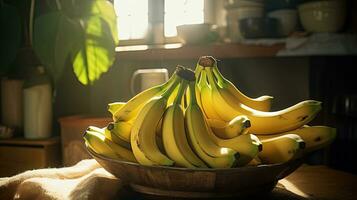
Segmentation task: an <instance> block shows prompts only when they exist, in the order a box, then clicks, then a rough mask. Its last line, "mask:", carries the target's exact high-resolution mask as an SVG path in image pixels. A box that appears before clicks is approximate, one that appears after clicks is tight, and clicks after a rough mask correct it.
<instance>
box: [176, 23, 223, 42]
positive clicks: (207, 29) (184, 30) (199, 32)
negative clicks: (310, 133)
mask: <svg viewBox="0 0 357 200" xmlns="http://www.w3.org/2000/svg"><path fill="white" fill-rule="evenodd" d="M213 27H214V26H213V25H212V24H207V23H204V24H185V25H179V26H177V27H176V30H177V36H178V37H179V38H180V40H181V41H182V42H183V43H185V44H202V43H210V42H214V41H215V40H217V39H218V33H217V32H216V31H214V29H213Z"/></svg>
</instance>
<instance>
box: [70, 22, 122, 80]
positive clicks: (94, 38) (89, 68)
mask: <svg viewBox="0 0 357 200" xmlns="http://www.w3.org/2000/svg"><path fill="white" fill-rule="evenodd" d="M83 27H84V31H85V40H84V43H83V44H82V46H81V47H82V48H81V49H80V51H79V52H78V53H77V55H76V56H75V58H74V61H73V67H74V68H73V69H74V73H75V74H76V76H77V78H78V80H79V81H80V82H81V83H82V84H84V85H87V84H89V83H90V84H92V83H93V82H94V81H95V80H98V79H99V78H100V76H101V75H102V73H104V72H107V71H108V69H109V68H110V67H111V65H112V64H113V61H114V57H115V42H114V41H113V38H112V37H111V34H112V33H111V30H110V27H109V25H108V24H107V23H106V21H104V20H103V19H102V18H101V17H98V16H93V17H89V18H87V19H86V21H85V24H84V26H83Z"/></svg>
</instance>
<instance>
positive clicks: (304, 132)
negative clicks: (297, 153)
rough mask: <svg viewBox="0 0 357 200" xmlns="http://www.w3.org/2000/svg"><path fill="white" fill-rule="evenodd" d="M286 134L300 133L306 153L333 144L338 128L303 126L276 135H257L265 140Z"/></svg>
mask: <svg viewBox="0 0 357 200" xmlns="http://www.w3.org/2000/svg"><path fill="white" fill-rule="evenodd" d="M285 134H296V135H299V136H300V137H301V138H302V139H303V140H304V141H305V143H306V147H305V149H304V153H309V152H311V151H315V150H317V149H321V148H323V147H326V146H327V145H329V144H331V142H332V141H333V140H334V139H335V138H336V129H335V128H332V127H328V126H306V125H305V126H302V127H300V128H298V129H296V130H292V131H288V132H285V133H280V134H274V135H257V136H258V138H259V139H261V140H265V139H270V138H274V137H278V136H281V135H285Z"/></svg>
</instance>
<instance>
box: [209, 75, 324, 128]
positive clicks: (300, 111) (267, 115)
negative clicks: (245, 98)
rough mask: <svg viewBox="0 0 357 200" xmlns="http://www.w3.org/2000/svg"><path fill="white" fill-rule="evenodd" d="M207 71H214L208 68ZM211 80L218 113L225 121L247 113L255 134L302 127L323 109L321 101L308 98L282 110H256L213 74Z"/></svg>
mask: <svg viewBox="0 0 357 200" xmlns="http://www.w3.org/2000/svg"><path fill="white" fill-rule="evenodd" d="M207 73H208V74H210V73H212V72H211V71H210V69H207ZM208 77H209V82H210V84H211V85H213V87H212V102H213V104H212V105H213V106H214V109H215V110H216V112H217V113H218V115H219V116H220V117H221V118H222V119H224V120H225V121H230V120H231V119H233V118H234V117H236V116H238V115H246V116H247V117H248V118H249V120H250V122H251V125H252V126H251V127H250V128H249V132H251V133H254V134H264V133H265V134H274V133H280V132H286V131H290V130H294V129H296V128H298V127H301V126H303V125H305V124H307V123H308V122H310V121H311V120H313V119H314V118H315V116H316V115H317V113H318V112H319V111H320V110H321V102H319V101H315V100H306V101H302V102H300V103H297V104H295V105H293V106H291V107H288V108H286V109H283V110H280V111H274V112H263V111H258V110H254V109H252V108H249V107H247V106H246V105H244V104H241V103H239V102H238V101H236V100H234V98H233V99H232V98H230V97H232V96H231V95H230V94H229V93H227V91H226V90H222V89H221V88H219V86H218V85H217V84H215V83H214V79H213V78H212V76H208Z"/></svg>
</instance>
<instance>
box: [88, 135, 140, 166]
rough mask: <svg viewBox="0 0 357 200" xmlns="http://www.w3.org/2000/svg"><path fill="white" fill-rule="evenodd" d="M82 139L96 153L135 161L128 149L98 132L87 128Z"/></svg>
mask: <svg viewBox="0 0 357 200" xmlns="http://www.w3.org/2000/svg"><path fill="white" fill-rule="evenodd" d="M84 140H85V141H86V143H87V144H88V146H89V147H90V148H91V149H92V150H94V151H95V152H96V153H98V154H101V155H103V156H107V157H109V158H114V159H124V160H126V161H131V162H136V159H135V157H134V155H133V153H132V152H131V151H130V150H128V149H126V148H124V147H122V146H120V145H118V144H115V143H114V142H112V141H111V140H109V139H108V138H106V137H105V135H103V134H102V133H100V132H96V131H91V130H87V131H86V132H85V135H84Z"/></svg>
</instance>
